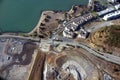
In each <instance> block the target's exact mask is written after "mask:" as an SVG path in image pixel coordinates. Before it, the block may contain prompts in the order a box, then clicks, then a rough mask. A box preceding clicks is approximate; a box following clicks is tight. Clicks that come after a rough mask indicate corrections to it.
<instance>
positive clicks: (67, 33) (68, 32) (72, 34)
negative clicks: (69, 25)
mask: <svg viewBox="0 0 120 80" xmlns="http://www.w3.org/2000/svg"><path fill="white" fill-rule="evenodd" d="M63 36H64V37H67V38H73V37H74V33H73V32H70V31H63Z"/></svg>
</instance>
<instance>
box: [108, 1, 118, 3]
mask: <svg viewBox="0 0 120 80" xmlns="http://www.w3.org/2000/svg"><path fill="white" fill-rule="evenodd" d="M117 1H118V0H108V2H111V3H115V2H117Z"/></svg>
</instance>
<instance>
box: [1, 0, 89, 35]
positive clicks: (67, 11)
mask: <svg viewBox="0 0 120 80" xmlns="http://www.w3.org/2000/svg"><path fill="white" fill-rule="evenodd" d="M88 3H89V1H88ZM76 6H77V7H79V6H81V8H82V7H83V6H88V4H87V5H72V6H71V8H70V9H69V10H66V11H62V10H51V11H49V10H48V11H41V12H40V17H39V20H38V22H37V24H36V26H35V27H34V28H33V29H32V30H31V31H29V32H22V31H16V32H12V31H4V32H2V31H1V34H10V35H19V34H24V35H27V36H29V35H32V34H33V33H34V32H35V31H38V30H39V29H38V28H39V26H40V24H41V23H42V21H43V20H44V18H45V17H46V16H44V13H47V12H52V13H60V12H63V13H64V14H65V13H68V14H70V13H71V12H72V11H73V7H76Z"/></svg>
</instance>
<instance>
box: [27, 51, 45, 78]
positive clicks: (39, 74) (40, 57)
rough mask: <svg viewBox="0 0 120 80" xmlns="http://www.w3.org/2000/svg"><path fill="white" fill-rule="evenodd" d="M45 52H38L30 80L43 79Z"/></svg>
mask: <svg viewBox="0 0 120 80" xmlns="http://www.w3.org/2000/svg"><path fill="white" fill-rule="evenodd" d="M45 57H46V56H45V53H43V52H38V54H37V57H36V59H35V63H34V66H33V69H32V71H31V74H30V77H29V79H28V80H43V70H44V62H45Z"/></svg>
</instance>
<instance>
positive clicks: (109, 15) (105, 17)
mask: <svg viewBox="0 0 120 80" xmlns="http://www.w3.org/2000/svg"><path fill="white" fill-rule="evenodd" d="M119 16H120V10H119V11H115V12H112V13H109V14H107V15H105V16H104V17H103V19H104V20H110V19H113V18H117V17H119Z"/></svg>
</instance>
